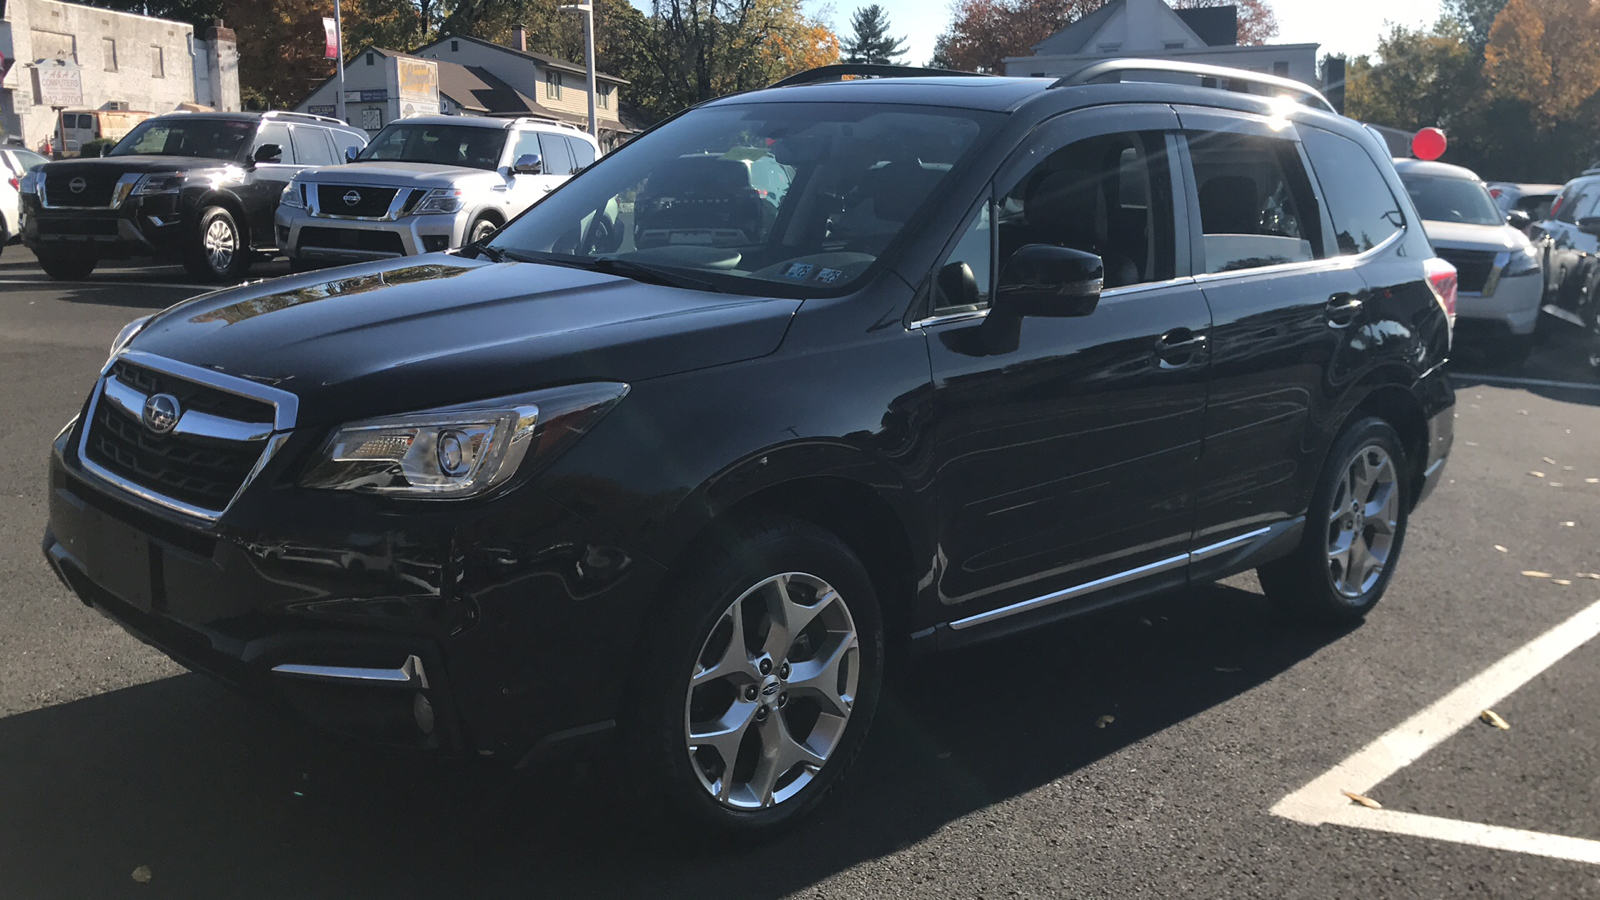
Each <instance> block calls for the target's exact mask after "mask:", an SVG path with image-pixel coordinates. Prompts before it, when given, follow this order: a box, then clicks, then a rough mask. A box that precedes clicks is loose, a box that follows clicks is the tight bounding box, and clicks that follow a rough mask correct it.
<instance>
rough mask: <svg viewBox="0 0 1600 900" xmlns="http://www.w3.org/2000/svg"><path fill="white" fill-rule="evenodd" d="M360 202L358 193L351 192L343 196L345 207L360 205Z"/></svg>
mask: <svg viewBox="0 0 1600 900" xmlns="http://www.w3.org/2000/svg"><path fill="white" fill-rule="evenodd" d="M360 202H361V193H360V192H359V191H351V192H349V193H348V194H345V195H344V205H345V206H355V205H356V204H357V203H360Z"/></svg>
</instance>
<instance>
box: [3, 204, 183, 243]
mask: <svg viewBox="0 0 1600 900" xmlns="http://www.w3.org/2000/svg"><path fill="white" fill-rule="evenodd" d="M178 197H179V195H178V194H176V193H171V194H147V195H143V196H133V197H128V198H127V199H125V200H123V201H122V203H121V205H119V206H117V207H114V208H113V207H65V208H61V207H45V206H44V205H42V204H41V203H40V202H39V200H38V197H37V196H30V195H24V196H23V198H22V201H21V204H20V208H19V214H18V219H19V226H20V227H19V232H20V234H21V237H22V243H23V244H25V245H27V247H28V249H30V250H32V251H34V252H35V253H38V252H40V251H45V252H49V251H52V250H55V251H61V250H67V251H71V252H74V253H87V254H90V255H92V256H94V257H96V258H102V259H103V258H112V259H121V258H126V257H131V256H154V257H162V258H166V257H175V256H177V255H178V253H179V252H180V250H181V248H182V246H183V239H184V234H185V228H184V226H185V224H186V222H187V219H186V217H185V216H184V214H183V212H182V209H181V206H180V204H179V202H178Z"/></svg>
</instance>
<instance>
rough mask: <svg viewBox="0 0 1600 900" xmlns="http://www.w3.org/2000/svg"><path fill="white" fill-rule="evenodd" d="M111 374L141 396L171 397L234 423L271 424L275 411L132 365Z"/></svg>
mask: <svg viewBox="0 0 1600 900" xmlns="http://www.w3.org/2000/svg"><path fill="white" fill-rule="evenodd" d="M111 374H112V375H113V376H115V377H116V379H117V380H118V381H120V382H122V383H123V384H125V385H127V386H128V387H131V388H133V389H134V390H136V391H138V392H139V393H141V394H144V395H145V396H147V397H148V396H150V395H151V394H171V395H172V396H174V397H176V398H177V399H178V405H179V406H181V407H183V408H184V409H192V410H196V411H199V412H203V413H209V414H210V415H213V416H220V417H222V418H224V419H233V420H234V421H236V422H250V423H269V424H270V423H271V422H272V421H273V415H274V414H275V413H276V411H277V409H276V407H274V406H273V405H272V404H271V403H268V402H266V401H265V400H256V399H254V398H251V397H241V396H239V395H238V394H233V393H229V392H228V391H222V390H218V389H216V388H214V387H210V386H208V385H204V384H197V383H196V382H193V381H189V380H188V379H185V378H177V377H175V376H172V375H168V374H167V373H165V372H158V371H156V370H154V369H147V368H145V367H144V366H138V365H134V364H133V363H130V362H128V361H127V360H125V359H119V360H117V362H116V363H115V364H114V365H113V366H112V367H111Z"/></svg>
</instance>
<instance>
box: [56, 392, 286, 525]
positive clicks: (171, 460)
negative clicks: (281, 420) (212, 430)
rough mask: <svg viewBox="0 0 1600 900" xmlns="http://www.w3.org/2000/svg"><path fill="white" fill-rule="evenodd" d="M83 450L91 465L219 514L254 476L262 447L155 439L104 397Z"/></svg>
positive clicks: (169, 436) (164, 437)
mask: <svg viewBox="0 0 1600 900" xmlns="http://www.w3.org/2000/svg"><path fill="white" fill-rule="evenodd" d="M84 450H85V453H86V455H87V456H88V459H89V461H90V462H92V463H94V464H96V465H98V466H100V467H102V468H104V469H106V470H108V471H110V472H112V473H113V474H115V475H117V476H119V477H122V478H125V479H127V480H128V481H131V482H133V483H134V484H137V485H141V486H143V487H147V488H150V489H152V490H154V491H157V492H159V493H160V494H162V495H164V496H167V497H171V498H172V499H174V500H177V501H179V502H182V503H187V504H190V505H192V506H198V507H200V508H201V509H205V510H212V511H220V510H222V509H225V508H227V506H228V502H229V501H230V500H232V499H233V495H234V494H236V493H238V492H239V488H240V487H242V486H243V485H244V480H245V479H246V478H248V477H249V476H250V470H251V469H253V468H255V464H256V460H257V459H258V458H260V456H261V450H262V445H261V443H260V442H259V441H249V442H236V441H218V440H210V439H207V438H200V437H194V436H190V435H180V434H174V433H169V434H156V433H155V432H153V431H151V430H149V429H148V428H145V427H144V425H143V424H142V423H141V422H140V421H139V420H138V419H136V418H134V417H132V416H130V415H128V414H127V413H125V412H123V411H122V410H121V409H119V408H117V406H116V405H115V404H113V403H110V402H108V401H106V400H104V399H103V398H102V400H101V402H99V403H97V404H95V413H94V419H93V420H92V421H90V423H89V435H88V440H87V442H86V444H85V446H84Z"/></svg>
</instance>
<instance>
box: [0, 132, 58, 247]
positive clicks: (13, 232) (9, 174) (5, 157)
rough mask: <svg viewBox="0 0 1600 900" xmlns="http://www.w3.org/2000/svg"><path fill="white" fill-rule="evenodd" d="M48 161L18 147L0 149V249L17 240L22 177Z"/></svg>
mask: <svg viewBox="0 0 1600 900" xmlns="http://www.w3.org/2000/svg"><path fill="white" fill-rule="evenodd" d="M47 162H49V160H47V159H45V158H44V157H42V156H40V155H39V154H37V153H34V152H33V151H32V150H23V149H22V148H20V147H0V248H3V247H4V246H5V245H6V244H9V243H12V242H14V241H16V240H17V239H18V232H17V215H18V213H19V212H20V210H21V207H20V204H21V197H20V195H19V193H18V191H17V189H18V188H19V187H20V186H21V185H22V177H23V176H24V175H27V174H28V172H29V171H31V170H33V169H37V168H39V167H40V166H42V165H44V164H45V163H47Z"/></svg>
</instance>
